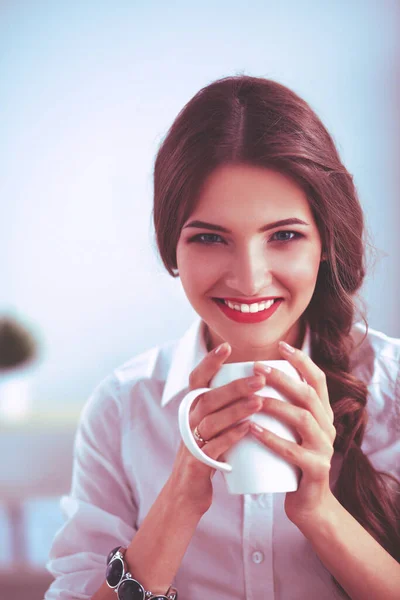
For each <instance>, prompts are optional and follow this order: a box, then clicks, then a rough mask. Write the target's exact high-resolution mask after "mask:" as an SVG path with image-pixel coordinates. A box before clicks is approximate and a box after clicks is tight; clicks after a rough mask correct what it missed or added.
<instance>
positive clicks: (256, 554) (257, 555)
mask: <svg viewBox="0 0 400 600" xmlns="http://www.w3.org/2000/svg"><path fill="white" fill-rule="evenodd" d="M251 557H252V559H253V562H255V563H256V565H259V564H260V563H261V562H262V561H263V560H264V554H263V553H262V552H259V551H258V550H257V552H253V554H252V556H251Z"/></svg>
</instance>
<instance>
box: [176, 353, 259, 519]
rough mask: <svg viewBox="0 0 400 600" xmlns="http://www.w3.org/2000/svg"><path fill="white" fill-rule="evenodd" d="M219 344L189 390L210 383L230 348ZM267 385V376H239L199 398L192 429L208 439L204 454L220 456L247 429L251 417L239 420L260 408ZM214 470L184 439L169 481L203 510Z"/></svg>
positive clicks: (193, 376)
mask: <svg viewBox="0 0 400 600" xmlns="http://www.w3.org/2000/svg"><path fill="white" fill-rule="evenodd" d="M219 348H221V349H220V350H219V351H218V354H216V353H215V350H212V351H211V352H209V353H208V354H207V356H205V358H204V359H203V360H202V361H201V363H200V364H199V365H198V366H197V367H196V368H195V369H194V370H193V371H192V373H191V374H190V378H189V389H190V390H194V389H198V388H202V387H210V381H211V380H212V378H213V377H214V376H215V375H216V373H217V372H218V371H219V369H220V367H221V366H222V364H223V363H224V362H225V360H226V359H227V358H228V356H229V355H230V352H231V348H230V346H229V344H227V343H224V344H222V346H219ZM264 386H265V377H263V376H262V375H255V376H252V377H245V378H242V379H237V380H235V381H232V382H231V383H228V384H227V385H223V386H221V387H217V388H214V389H212V390H210V391H208V392H205V393H204V394H201V395H200V396H199V397H198V398H196V400H195V401H194V403H193V405H192V407H191V410H190V415H189V422H190V427H191V430H192V431H194V429H195V427H196V426H197V428H198V431H199V433H200V435H201V437H202V438H203V439H204V440H207V444H204V443H201V442H199V446H200V447H201V448H202V450H203V452H204V453H205V454H207V455H208V456H210V457H211V458H214V459H216V460H218V459H219V458H220V456H221V455H222V454H223V453H224V452H226V451H227V450H229V448H231V446H233V445H234V444H236V443H237V442H238V441H239V440H240V439H241V438H243V437H244V436H245V435H246V434H247V433H248V431H249V427H250V422H249V420H246V421H244V422H243V423H239V422H240V421H242V420H243V419H248V417H250V416H251V415H252V414H254V413H256V412H258V411H259V410H260V409H261V407H262V398H261V397H260V396H257V395H255V392H256V391H258V390H260V389H261V388H263V387H264ZM214 473H215V469H213V468H212V467H209V466H208V465H206V464H204V463H202V462H201V461H199V460H198V459H197V458H195V457H194V456H193V455H192V454H191V453H190V452H189V450H188V449H187V448H186V446H185V444H184V443H183V441H181V444H180V446H179V450H178V453H177V456H176V459H175V462H174V467H173V470H172V473H171V476H170V478H169V483H171V485H172V489H173V490H174V493H175V494H178V495H179V497H180V499H181V500H183V501H184V502H188V503H190V505H191V506H192V508H193V509H194V510H195V511H199V513H200V514H204V513H205V512H206V511H207V510H208V509H209V508H210V506H211V502H212V483H211V479H212V477H213V475H214Z"/></svg>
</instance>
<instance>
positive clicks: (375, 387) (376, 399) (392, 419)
mask: <svg viewBox="0 0 400 600" xmlns="http://www.w3.org/2000/svg"><path fill="white" fill-rule="evenodd" d="M352 337H353V339H354V349H353V352H352V354H351V364H352V373H353V374H354V375H355V376H356V377H357V378H358V379H360V380H361V381H363V382H364V383H365V384H366V385H367V388H368V400H367V411H368V416H369V422H368V426H367V430H366V435H365V440H364V450H365V451H367V452H369V453H372V452H373V451H374V450H377V449H382V448H383V447H387V448H389V447H390V448H393V447H394V444H397V442H396V440H398V439H399V434H400V340H399V339H397V338H394V337H389V336H387V335H385V334H384V333H382V332H380V331H376V330H374V329H368V331H367V332H366V328H365V326H364V325H362V324H357V325H355V326H354V328H353V330H352Z"/></svg>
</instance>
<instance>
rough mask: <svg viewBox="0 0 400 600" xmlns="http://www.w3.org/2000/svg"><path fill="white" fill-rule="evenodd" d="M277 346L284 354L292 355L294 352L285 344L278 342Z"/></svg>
mask: <svg viewBox="0 0 400 600" xmlns="http://www.w3.org/2000/svg"><path fill="white" fill-rule="evenodd" d="M279 346H280V347H281V349H282V350H283V351H284V352H289V353H290V354H293V353H294V351H295V349H294V348H293V347H292V346H289V344H287V343H286V342H279Z"/></svg>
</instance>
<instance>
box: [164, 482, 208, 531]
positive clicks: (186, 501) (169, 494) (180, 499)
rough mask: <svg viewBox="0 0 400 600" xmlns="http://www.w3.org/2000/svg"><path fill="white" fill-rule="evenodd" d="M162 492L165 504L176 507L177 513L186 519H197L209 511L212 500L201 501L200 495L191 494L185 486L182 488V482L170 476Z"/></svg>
mask: <svg viewBox="0 0 400 600" xmlns="http://www.w3.org/2000/svg"><path fill="white" fill-rule="evenodd" d="M162 492H165V495H166V498H167V502H168V503H170V504H171V505H173V506H174V507H176V509H177V510H178V511H179V513H181V512H183V513H184V514H185V515H187V517H188V518H192V519H197V520H198V521H200V519H201V517H202V516H203V515H204V514H205V513H206V512H207V511H208V510H209V508H210V506H211V502H212V499H210V500H208V499H205V500H204V499H203V498H202V497H201V495H197V494H194V493H193V489H192V488H190V489H188V486H187V485H184V486H182V480H181V479H180V478H179V479H178V480H177V478H176V477H175V476H174V474H172V475H171V476H170V478H169V479H168V481H167V482H166V484H165V486H164V488H163V490H162Z"/></svg>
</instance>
